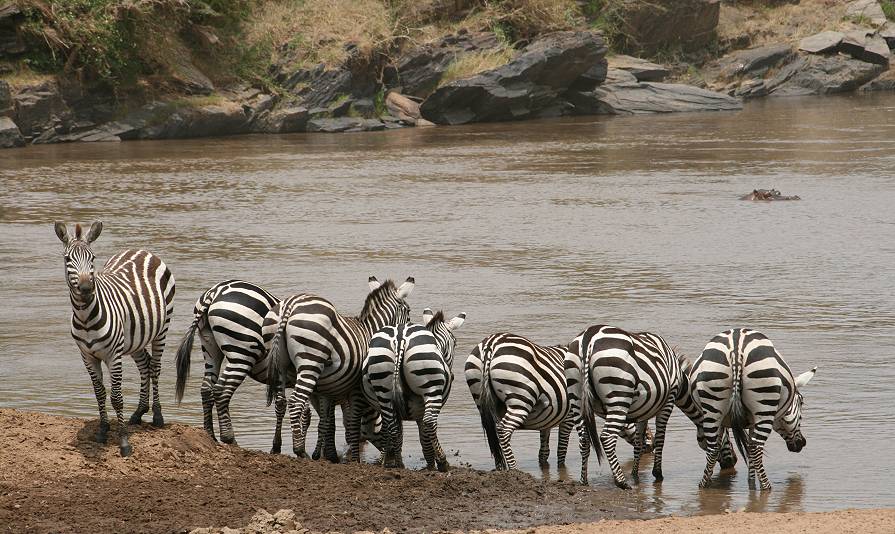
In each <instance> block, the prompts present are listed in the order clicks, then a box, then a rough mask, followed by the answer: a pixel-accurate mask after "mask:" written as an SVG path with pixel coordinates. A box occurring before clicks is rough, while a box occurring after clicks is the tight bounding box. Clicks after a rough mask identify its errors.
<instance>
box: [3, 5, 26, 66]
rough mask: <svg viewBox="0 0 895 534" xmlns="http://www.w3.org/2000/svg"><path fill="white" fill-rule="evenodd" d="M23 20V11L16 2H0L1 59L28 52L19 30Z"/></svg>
mask: <svg viewBox="0 0 895 534" xmlns="http://www.w3.org/2000/svg"><path fill="white" fill-rule="evenodd" d="M23 19H24V16H23V15H22V10H21V9H20V8H19V6H18V5H17V4H16V3H15V2H0V58H3V57H14V56H18V55H20V54H22V53H24V52H25V51H26V48H25V43H24V41H23V40H22V35H21V33H20V32H19V28H18V26H19V23H20V22H21V21H22V20H23Z"/></svg>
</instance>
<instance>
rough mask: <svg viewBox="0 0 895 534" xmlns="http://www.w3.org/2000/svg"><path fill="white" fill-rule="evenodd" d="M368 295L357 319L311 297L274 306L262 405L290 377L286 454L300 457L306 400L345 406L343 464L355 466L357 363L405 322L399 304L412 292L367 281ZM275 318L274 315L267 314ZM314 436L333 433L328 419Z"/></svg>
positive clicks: (407, 285)
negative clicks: (377, 337)
mask: <svg viewBox="0 0 895 534" xmlns="http://www.w3.org/2000/svg"><path fill="white" fill-rule="evenodd" d="M369 284H370V293H369V295H367V299H366V301H365V302H364V307H363V309H362V310H361V313H360V315H358V316H357V317H347V316H344V315H340V314H339V313H338V312H337V311H336V308H335V306H333V304H332V303H330V302H329V301H327V300H325V299H323V298H321V297H317V296H314V295H294V296H292V297H289V298H287V299H286V300H284V301H283V302H282V304H281V306H280V310H278V312H281V313H280V317H279V322H278V325H277V329H276V332H275V335H274V338H273V342H272V343H271V348H270V354H271V355H272V357H273V358H275V360H272V362H274V363H275V365H273V367H272V368H271V377H270V380H269V381H268V389H267V398H268V401H270V400H271V399H273V398H274V396H275V395H276V394H277V393H278V392H281V391H282V390H283V389H284V388H285V387H286V384H287V380H288V379H290V378H291V377H292V376H294V377H295V381H294V387H295V389H294V390H293V391H292V397H291V398H290V402H289V419H290V421H291V424H292V448H293V451H294V452H295V455H296V456H298V457H300V458H302V457H305V456H306V454H305V445H304V437H305V430H304V428H302V424H301V415H302V413H303V412H304V411H305V408H306V407H307V404H308V401H309V399H310V397H311V395H312V394H314V393H317V394H318V395H320V396H321V397H322V398H325V399H327V400H328V401H329V402H341V401H343V400H346V399H347V400H348V403H349V414H348V416H347V417H346V422H347V426H346V428H345V435H346V440H347V441H348V454H347V458H348V460H349V461H352V460H355V461H359V460H360V441H361V429H360V426H361V421H362V418H363V413H364V411H365V410H366V408H367V402H366V399H365V398H364V395H363V391H362V388H361V384H360V372H361V363H362V362H363V358H364V357H365V356H366V353H367V347H368V345H369V344H370V338H371V337H372V335H373V332H375V331H377V330H379V329H380V328H382V327H383V326H386V325H397V324H403V323H405V322H407V317H408V314H409V313H410V307H409V306H408V305H407V303H406V302H404V299H406V298H407V296H408V295H410V292H411V291H412V290H413V286H414V280H413V278H412V277H409V278H407V281H405V282H404V283H403V284H401V287H395V284H394V282H392V281H391V280H386V281H385V282H383V283H380V282H379V281H378V280H376V278H375V277H372V276H371V277H370V282H369ZM271 314H274V316H276V314H277V312H274V311H273V310H272V311H271ZM320 433H321V434H324V435H331V434H334V433H335V419H334V418H330V417H327V418H323V417H321V418H320Z"/></svg>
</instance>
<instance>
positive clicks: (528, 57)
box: [420, 31, 606, 124]
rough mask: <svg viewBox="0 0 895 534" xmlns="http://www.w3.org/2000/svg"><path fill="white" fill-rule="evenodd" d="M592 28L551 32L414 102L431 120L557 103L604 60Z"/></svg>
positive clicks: (537, 110) (508, 114)
mask: <svg viewBox="0 0 895 534" xmlns="http://www.w3.org/2000/svg"><path fill="white" fill-rule="evenodd" d="M605 54H606V46H605V44H604V42H603V38H602V36H601V35H600V34H599V33H596V32H577V31H567V32H557V33H554V34H550V35H547V36H544V37H542V38H540V39H538V40H537V41H535V42H533V43H531V44H530V45H528V46H527V47H526V48H524V49H523V50H522V51H521V52H520V53H519V54H518V55H517V56H516V57H515V58H514V59H513V60H512V61H510V62H509V63H507V64H506V65H504V66H502V67H499V68H497V69H493V70H489V71H486V72H483V73H481V74H478V75H476V76H473V77H471V78H467V79H462V80H457V81H454V82H451V83H449V84H447V85H444V86H442V87H440V88H438V89H437V90H436V91H435V92H434V93H432V94H431V95H430V96H429V97H428V98H427V99H426V100H425V101H424V102H423V104H422V106H421V107H420V112H421V113H422V116H423V117H424V118H425V119H427V120H430V121H432V122H434V123H436V124H464V123H469V122H488V121H507V120H520V119H526V118H531V117H536V116H539V114H541V113H542V112H544V111H546V110H549V109H550V108H551V107H554V106H557V105H559V104H560V101H561V98H560V97H561V95H563V94H564V93H565V92H566V91H567V90H568V89H569V88H570V87H571V86H572V84H573V83H574V82H575V81H576V80H577V79H578V78H579V77H581V76H582V75H583V74H584V73H586V72H588V71H589V70H590V69H592V68H593V66H594V65H596V64H599V63H603V62H605V57H604V56H605Z"/></svg>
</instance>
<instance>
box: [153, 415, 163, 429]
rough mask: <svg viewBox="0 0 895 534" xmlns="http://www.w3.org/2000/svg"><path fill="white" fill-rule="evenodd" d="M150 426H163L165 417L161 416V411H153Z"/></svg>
mask: <svg viewBox="0 0 895 534" xmlns="http://www.w3.org/2000/svg"><path fill="white" fill-rule="evenodd" d="M152 426H154V427H155V428H161V427H163V426H165V418H164V417H162V412H155V411H153V414H152Z"/></svg>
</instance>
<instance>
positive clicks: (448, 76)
mask: <svg viewBox="0 0 895 534" xmlns="http://www.w3.org/2000/svg"><path fill="white" fill-rule="evenodd" d="M513 55H514V51H513V49H512V48H508V47H501V48H498V49H494V50H476V51H474V52H467V53H466V54H462V55H460V56H458V57H457V58H456V59H454V61H452V62H451V63H450V65H448V67H447V69H445V71H444V74H442V75H441V80H439V82H438V87H441V86H443V85H447V84H449V83H451V82H453V81H456V80H462V79H464V78H469V77H471V76H475V75H476V74H479V73H480V72H485V71H488V70H491V69H496V68H498V67H501V66H503V65H506V64H507V63H509V61H510V60H511V59H513Z"/></svg>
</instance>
